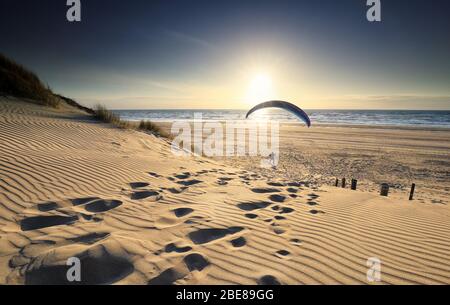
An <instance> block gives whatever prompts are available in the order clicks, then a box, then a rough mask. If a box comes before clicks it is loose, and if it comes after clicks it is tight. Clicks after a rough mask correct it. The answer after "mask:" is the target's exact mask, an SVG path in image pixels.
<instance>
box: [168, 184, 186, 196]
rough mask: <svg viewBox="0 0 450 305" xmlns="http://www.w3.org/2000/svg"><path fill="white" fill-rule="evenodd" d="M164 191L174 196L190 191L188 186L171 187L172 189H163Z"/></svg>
mask: <svg viewBox="0 0 450 305" xmlns="http://www.w3.org/2000/svg"><path fill="white" fill-rule="evenodd" d="M162 189H163V190H167V191H169V192H171V193H172V194H181V193H183V192H184V191H185V190H187V189H188V187H187V186H182V187H171V188H162Z"/></svg>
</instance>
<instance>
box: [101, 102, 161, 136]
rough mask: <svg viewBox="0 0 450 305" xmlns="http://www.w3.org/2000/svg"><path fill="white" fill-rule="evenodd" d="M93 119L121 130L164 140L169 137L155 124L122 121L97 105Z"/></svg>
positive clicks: (103, 107) (143, 121)
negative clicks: (135, 131)
mask: <svg viewBox="0 0 450 305" xmlns="http://www.w3.org/2000/svg"><path fill="white" fill-rule="evenodd" d="M94 117H95V118H96V119H98V120H100V121H102V122H105V123H109V124H112V125H114V126H116V127H119V128H122V129H135V130H139V131H143V132H148V133H151V134H154V135H157V136H161V137H164V138H169V135H167V134H166V133H164V132H163V131H162V130H161V128H159V127H158V126H157V125H156V124H155V123H153V122H150V121H145V120H142V121H140V122H139V123H136V122H129V121H124V120H122V119H121V118H120V116H119V115H117V114H115V113H114V112H112V111H111V110H109V109H107V108H106V107H105V106H103V105H97V106H96V107H95V109H94Z"/></svg>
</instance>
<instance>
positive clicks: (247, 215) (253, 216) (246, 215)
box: [244, 213, 258, 219]
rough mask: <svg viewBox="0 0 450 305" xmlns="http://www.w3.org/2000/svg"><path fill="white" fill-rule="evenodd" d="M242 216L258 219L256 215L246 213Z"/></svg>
mask: <svg viewBox="0 0 450 305" xmlns="http://www.w3.org/2000/svg"><path fill="white" fill-rule="evenodd" d="M244 216H245V217H247V218H250V219H255V218H257V217H258V215H256V214H253V213H247V214H245V215H244Z"/></svg>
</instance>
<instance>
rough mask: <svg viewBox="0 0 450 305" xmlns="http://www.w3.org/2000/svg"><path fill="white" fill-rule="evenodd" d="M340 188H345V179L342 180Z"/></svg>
mask: <svg viewBox="0 0 450 305" xmlns="http://www.w3.org/2000/svg"><path fill="white" fill-rule="evenodd" d="M342 188H345V178H342Z"/></svg>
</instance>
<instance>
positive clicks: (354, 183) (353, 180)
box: [352, 179, 358, 191]
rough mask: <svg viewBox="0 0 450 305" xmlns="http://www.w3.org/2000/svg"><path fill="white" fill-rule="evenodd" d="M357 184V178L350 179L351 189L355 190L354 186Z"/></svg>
mask: <svg viewBox="0 0 450 305" xmlns="http://www.w3.org/2000/svg"><path fill="white" fill-rule="evenodd" d="M357 185H358V180H356V179H352V190H354V191H355V190H356V186H357Z"/></svg>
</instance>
